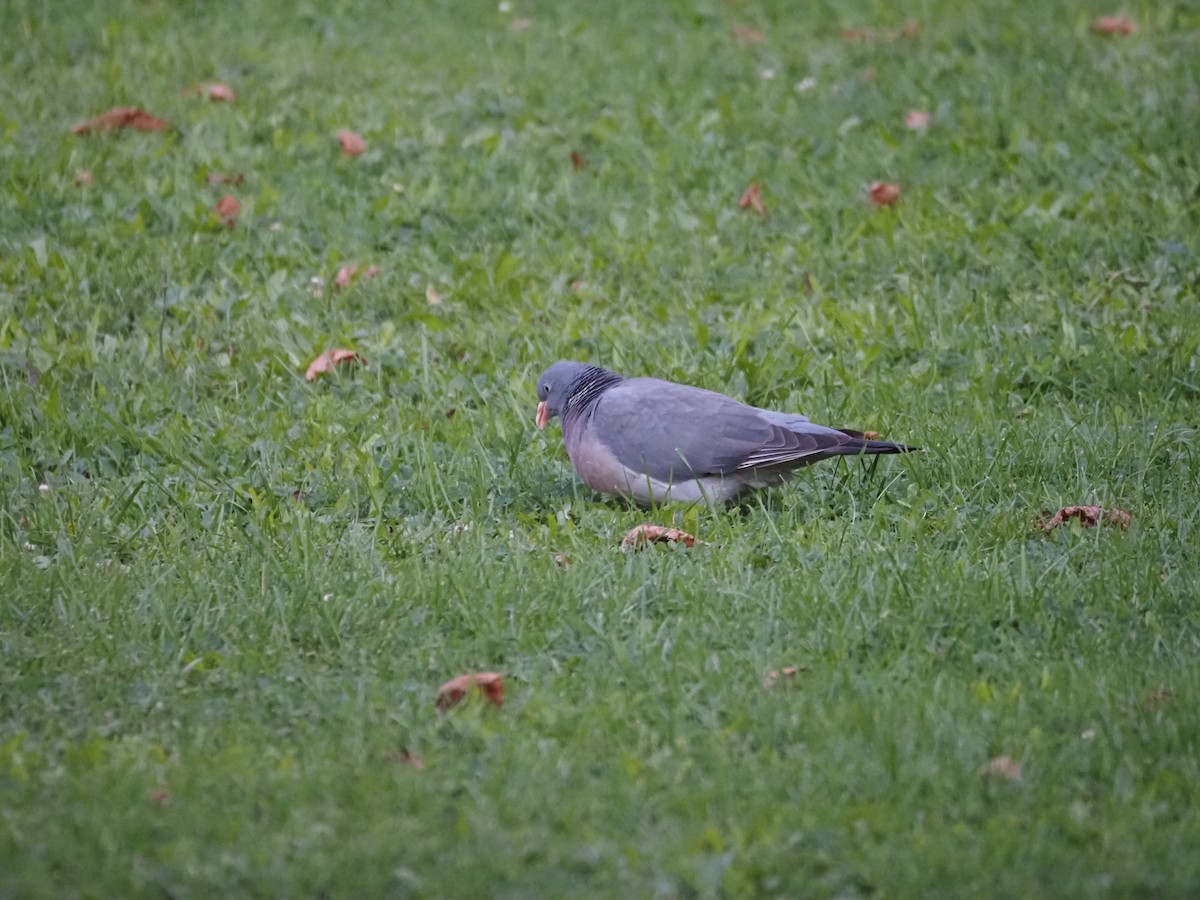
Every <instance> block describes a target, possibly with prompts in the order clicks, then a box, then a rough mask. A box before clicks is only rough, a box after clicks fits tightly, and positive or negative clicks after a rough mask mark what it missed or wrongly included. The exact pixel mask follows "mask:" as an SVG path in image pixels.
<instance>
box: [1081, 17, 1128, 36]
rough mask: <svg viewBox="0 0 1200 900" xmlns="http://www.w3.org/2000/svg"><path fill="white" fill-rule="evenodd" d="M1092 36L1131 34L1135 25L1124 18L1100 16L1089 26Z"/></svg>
mask: <svg viewBox="0 0 1200 900" xmlns="http://www.w3.org/2000/svg"><path fill="white" fill-rule="evenodd" d="M1091 31H1092V34H1104V35H1109V34H1133V33H1134V32H1136V31H1137V25H1135V24H1134V23H1133V21H1132V20H1131V19H1127V18H1125V17H1124V16H1101V17H1100V18H1098V19H1096V21H1094V22H1092V24H1091Z"/></svg>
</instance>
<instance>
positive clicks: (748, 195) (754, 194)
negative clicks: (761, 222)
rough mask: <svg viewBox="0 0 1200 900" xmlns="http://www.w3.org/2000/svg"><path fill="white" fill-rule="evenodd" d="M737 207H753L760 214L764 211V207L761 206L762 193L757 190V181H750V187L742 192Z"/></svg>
mask: <svg viewBox="0 0 1200 900" xmlns="http://www.w3.org/2000/svg"><path fill="white" fill-rule="evenodd" d="M738 208H739V209H753V210H754V211H755V212H756V213H758V214H759V215H760V216H761V215H763V214H764V213H766V211H767V210H766V207H764V206H763V202H762V194H760V193H759V191H758V182H757V181H752V182H750V187H748V188H746V190H745V191H744V192H743V193H742V196H741V199H740V200H738Z"/></svg>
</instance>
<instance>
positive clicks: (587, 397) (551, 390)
mask: <svg viewBox="0 0 1200 900" xmlns="http://www.w3.org/2000/svg"><path fill="white" fill-rule="evenodd" d="M620 380H621V378H620V376H619V375H614V374H613V373H612V372H610V371H608V370H607V369H602V368H600V367H599V366H592V365H588V364H587V363H579V362H568V361H565V360H564V361H562V362H556V363H555V364H554V365H552V366H551V367H550V368H548V369H547V370H546V371H545V372H543V373H542V377H541V378H539V379H538V384H537V395H538V401H539V402H538V407H537V420H536V421H537V426H538V428H545V427H546V424H547V423H548V422H549V421H550V420H551V419H553V418H555V417H557V416H565V415H567V414H568V413H570V412H572V411H573V410H577V409H580V408H582V406H586V405H587V404H588V403H590V402H591V401H592V400H593V399H595V397H597V396H599V395H600V394H601V393H602V392H603V391H604V390H605V389H607V388H608V387H610V386H611V385H613V384H615V383H616V382H618V381H620Z"/></svg>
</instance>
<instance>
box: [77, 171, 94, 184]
mask: <svg viewBox="0 0 1200 900" xmlns="http://www.w3.org/2000/svg"><path fill="white" fill-rule="evenodd" d="M75 183H76V184H77V185H79V186H80V187H91V186H92V185H93V184H95V183H96V179H95V178H93V177H92V170H91V169H80V170H79V171H78V172H76V173H75Z"/></svg>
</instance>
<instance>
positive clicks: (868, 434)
mask: <svg viewBox="0 0 1200 900" xmlns="http://www.w3.org/2000/svg"><path fill="white" fill-rule="evenodd" d="M863 438H865V439H866V440H868V441H877V440H879V432H878V431H864V432H863Z"/></svg>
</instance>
